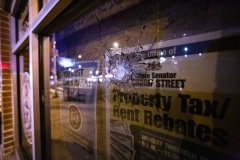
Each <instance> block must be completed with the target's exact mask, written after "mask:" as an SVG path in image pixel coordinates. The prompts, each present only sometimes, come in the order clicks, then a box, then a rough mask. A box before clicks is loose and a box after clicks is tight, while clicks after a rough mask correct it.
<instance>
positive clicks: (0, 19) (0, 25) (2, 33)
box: [0, 9, 14, 156]
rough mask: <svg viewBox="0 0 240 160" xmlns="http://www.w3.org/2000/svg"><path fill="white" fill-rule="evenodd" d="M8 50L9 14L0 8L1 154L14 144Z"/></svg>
mask: <svg viewBox="0 0 240 160" xmlns="http://www.w3.org/2000/svg"><path fill="white" fill-rule="evenodd" d="M10 51H11V50H10V15H9V14H8V13H7V12H5V11H3V10H1V9H0V63H1V65H0V105H1V106H0V107H1V111H2V112H1V115H2V117H1V122H2V126H1V131H2V133H1V138H2V139H1V141H2V145H1V149H2V153H3V156H4V155H8V154H10V153H12V152H13V145H14V139H13V112H12V111H13V110H12V84H11V65H10V55H11V54H10V53H11V52H10Z"/></svg>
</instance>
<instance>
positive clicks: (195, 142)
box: [50, 1, 240, 160]
mask: <svg viewBox="0 0 240 160" xmlns="http://www.w3.org/2000/svg"><path fill="white" fill-rule="evenodd" d="M170 3H171V2H167V1H161V2H158V1H141V2H135V3H133V2H126V1H111V2H110V1H109V2H107V3H106V4H104V5H102V6H100V7H99V8H97V9H95V10H94V11H92V12H91V13H89V14H87V15H86V16H84V17H79V19H78V20H76V21H74V22H71V23H69V24H67V25H66V26H64V27H63V28H61V29H60V30H58V31H57V32H55V33H54V35H53V36H52V43H53V49H52V54H51V60H52V61H51V70H50V72H51V77H50V84H51V89H50V92H51V95H50V101H51V106H50V107H51V130H52V135H51V136H52V153H53V158H54V159H58V158H60V157H61V158H63V157H64V159H129V160H131V159H152V160H155V159H231V158H232V159H234V158H236V157H237V156H238V153H239V149H238V148H239V147H240V143H239V142H238V141H236V140H235V138H236V137H238V135H239V134H240V132H239V130H235V129H234V128H235V127H237V128H239V127H240V126H239V123H238V115H239V110H238V99H239V98H240V95H239V89H240V85H239V83H238V78H239V69H240V65H239V60H240V56H239V51H240V50H239V49H240V48H239V46H240V44H239V38H240V37H239V35H238V34H234V33H236V32H235V31H236V30H237V29H236V28H238V27H239V26H240V24H239V22H236V21H235V18H236V17H235V16H237V15H238V13H235V12H234V13H232V17H230V18H226V17H225V16H224V15H219V14H220V13H223V12H227V11H228V10H229V9H230V8H235V6H234V4H227V6H226V4H224V3H221V4H220V3H219V4H218V5H215V4H213V2H204V3H202V2H200V1H199V2H198V1H194V2H189V1H184V2H183V1H182V2H180V1H179V3H175V4H174V5H172V4H170ZM213 10H214V11H213ZM235 11H236V12H237V10H235ZM197 17H198V18H197ZM238 32H239V30H238ZM229 124H231V125H229Z"/></svg>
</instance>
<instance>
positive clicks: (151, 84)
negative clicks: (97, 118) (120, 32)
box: [109, 40, 240, 160]
mask: <svg viewBox="0 0 240 160" xmlns="http://www.w3.org/2000/svg"><path fill="white" fill-rule="evenodd" d="M216 41H218V40H216ZM212 43H215V41H214V40H213V41H207V42H206V43H205V42H201V43H200V42H199V43H194V44H193V45H191V44H186V45H181V47H180V46H174V47H168V48H166V49H158V50H157V49H156V50H153V51H152V52H149V51H144V52H140V53H138V55H139V56H140V57H141V58H140V59H141V63H145V64H147V65H146V66H150V67H149V68H150V69H149V70H146V71H145V72H142V73H137V76H136V78H135V79H133V88H127V89H125V90H123V89H118V87H114V86H113V87H112V88H110V91H109V92H110V93H111V95H110V97H109V98H110V99H109V101H110V102H109V103H110V104H109V105H110V126H109V129H110V132H109V134H110V142H111V144H110V154H111V155H110V156H111V157H112V159H149V160H151V159H152V160H155V159H194V160H195V159H201V160H203V159H204V160H207V159H237V158H239V156H240V155H239V152H240V150H239V148H240V142H239V141H236V138H237V137H238V136H239V134H240V130H239V128H240V124H239V122H238V119H239V118H238V117H239V115H240V111H239V109H238V104H239V103H238V101H239V98H240V94H239V90H240V84H239V83H238V76H237V75H239V70H240V65H239V61H240V56H239V54H238V53H239V50H231V48H228V50H225V49H224V50H218V48H215V49H216V50H213V49H211V51H212V52H202V51H203V50H204V49H206V48H204V47H207V46H208V47H209V46H211V44H212ZM197 44H199V45H200V46H198V45H197ZM202 44H204V45H202ZM184 46H187V47H188V49H186V50H185V51H186V52H185V51H184ZM194 47H196V48H197V49H196V50H197V52H195V53H194ZM201 47H202V48H201ZM179 48H182V49H183V50H182V52H183V53H182V52H180V51H179V50H178V49H179ZM222 48H224V47H222ZM200 50H201V52H199V51H200ZM162 51H165V52H166V55H167V54H169V55H170V53H171V56H169V55H168V56H165V57H163V56H162V54H161V53H160V52H162ZM187 51H189V52H188V53H189V54H188V55H185V54H187ZM190 51H191V52H190ZM150 53H151V54H150ZM158 53H159V54H158ZM200 53H201V54H200ZM172 55H174V56H172ZM142 56H144V57H142ZM156 57H157V58H158V59H159V60H160V58H161V57H162V58H164V61H163V62H161V63H160V65H154V66H153V67H157V66H158V67H159V68H158V69H157V70H156V69H151V64H153V61H156ZM148 64H150V65H148ZM117 140H118V141H117ZM132 142H133V143H132Z"/></svg>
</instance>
